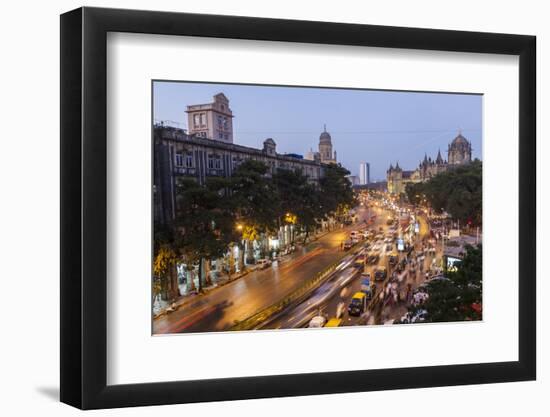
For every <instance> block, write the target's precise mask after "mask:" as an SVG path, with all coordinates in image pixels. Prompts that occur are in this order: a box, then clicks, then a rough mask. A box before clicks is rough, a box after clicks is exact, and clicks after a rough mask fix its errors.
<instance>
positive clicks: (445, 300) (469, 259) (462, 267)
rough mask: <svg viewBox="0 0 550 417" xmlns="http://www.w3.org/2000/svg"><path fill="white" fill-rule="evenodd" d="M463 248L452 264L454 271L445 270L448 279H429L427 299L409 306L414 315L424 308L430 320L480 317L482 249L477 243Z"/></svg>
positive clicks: (457, 319) (479, 318) (443, 320)
mask: <svg viewBox="0 0 550 417" xmlns="http://www.w3.org/2000/svg"><path fill="white" fill-rule="evenodd" d="M465 249H466V253H465V255H464V259H463V260H462V261H460V262H458V263H457V264H455V265H456V270H453V271H447V272H446V273H445V276H446V278H447V279H437V280H433V281H430V282H428V284H427V285H426V291H427V292H428V295H429V298H428V300H427V301H426V302H425V303H424V304H422V305H420V306H413V307H411V308H410V309H409V310H410V311H411V312H412V313H413V314H414V313H416V312H417V311H418V310H421V309H425V310H426V311H427V312H428V315H427V321H430V322H449V321H464V320H481V317H482V313H481V303H482V248H481V245H478V246H476V247H473V246H467V247H466V248H465ZM476 306H479V308H476Z"/></svg>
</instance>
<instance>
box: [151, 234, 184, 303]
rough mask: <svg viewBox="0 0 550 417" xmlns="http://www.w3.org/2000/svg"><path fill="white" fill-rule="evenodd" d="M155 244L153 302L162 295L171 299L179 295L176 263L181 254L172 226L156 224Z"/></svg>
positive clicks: (167, 299) (168, 299)
mask: <svg viewBox="0 0 550 417" xmlns="http://www.w3.org/2000/svg"><path fill="white" fill-rule="evenodd" d="M154 230H155V232H154V239H153V241H154V245H153V253H154V257H153V279H154V281H153V302H154V301H155V298H156V297H158V296H159V295H160V297H161V299H163V300H165V301H170V300H173V299H174V298H176V297H177V296H179V295H180V294H179V287H178V276H177V270H176V265H177V261H178V258H179V256H180V253H179V250H178V245H177V241H176V236H175V235H174V232H173V228H172V227H171V226H162V225H160V224H155V227H154Z"/></svg>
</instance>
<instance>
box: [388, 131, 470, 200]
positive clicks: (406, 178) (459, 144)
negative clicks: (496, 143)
mask: <svg viewBox="0 0 550 417" xmlns="http://www.w3.org/2000/svg"><path fill="white" fill-rule="evenodd" d="M448 158H449V161H448V162H447V161H445V160H444V159H443V157H442V156H441V151H438V152H437V157H436V158H435V159H434V160H432V158H431V157H428V156H427V155H426V154H424V160H423V161H421V162H420V163H419V164H418V167H417V168H416V169H415V170H411V171H405V170H403V169H401V167H400V166H399V162H398V163H397V164H396V165H395V167H394V166H393V165H392V164H390V167H389V169H388V170H387V171H386V179H387V189H388V192H389V193H391V194H401V193H404V192H405V188H406V187H407V184H409V183H417V182H424V181H428V180H429V179H430V178H432V177H434V176H435V175H437V174H439V173H441V172H445V171H447V170H448V169H450V168H452V167H453V166H458V165H463V164H468V163H470V162H471V161H472V145H471V144H470V142H469V141H468V140H467V139H466V138H465V137H464V136H462V133H460V132H459V134H458V136H457V137H456V138H454V139H453V141H452V142H451V143H450V144H449V148H448Z"/></svg>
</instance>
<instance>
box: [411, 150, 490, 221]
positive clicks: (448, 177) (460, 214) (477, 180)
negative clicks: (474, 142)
mask: <svg viewBox="0 0 550 417" xmlns="http://www.w3.org/2000/svg"><path fill="white" fill-rule="evenodd" d="M482 168H483V167H482V163H481V161H479V160H475V161H473V162H472V163H470V164H467V165H463V166H459V167H454V168H452V169H449V170H448V171H446V172H443V173H440V174H438V175H436V176H434V177H433V178H431V179H430V180H428V181H426V182H424V183H415V184H407V187H406V189H405V192H406V194H407V198H408V199H409V201H410V202H411V203H413V204H418V203H420V201H421V200H422V199H424V198H425V199H426V200H427V201H428V203H429V204H430V206H431V207H432V209H433V210H435V211H436V212H441V211H442V210H444V211H446V212H447V213H449V214H450V215H451V216H452V217H453V218H454V219H457V220H460V221H461V222H464V224H470V225H477V226H478V225H481V222H482V200H481V195H482Z"/></svg>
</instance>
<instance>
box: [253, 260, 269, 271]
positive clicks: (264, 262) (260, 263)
mask: <svg viewBox="0 0 550 417" xmlns="http://www.w3.org/2000/svg"><path fill="white" fill-rule="evenodd" d="M256 265H257V266H258V268H259V269H265V268H268V267H269V266H271V260H270V259H268V258H262V259H258V260H257V261H256Z"/></svg>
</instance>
